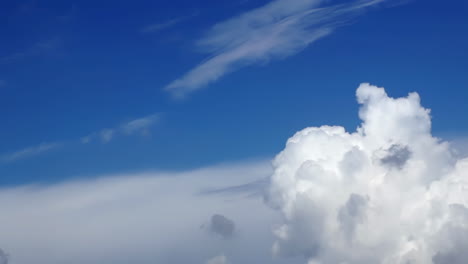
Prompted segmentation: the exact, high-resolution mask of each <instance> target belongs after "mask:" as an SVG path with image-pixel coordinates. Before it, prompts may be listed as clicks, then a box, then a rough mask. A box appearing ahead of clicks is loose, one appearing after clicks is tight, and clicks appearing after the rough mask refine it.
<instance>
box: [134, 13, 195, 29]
mask: <svg viewBox="0 0 468 264" xmlns="http://www.w3.org/2000/svg"><path fill="white" fill-rule="evenodd" d="M198 14H199V12H194V13H192V14H190V15H186V16H179V17H174V18H172V19H169V20H166V21H164V22H159V23H154V24H150V25H146V26H144V27H143V28H141V29H140V32H141V33H156V32H160V31H163V30H166V29H168V28H171V27H173V26H175V25H177V24H180V23H182V22H185V21H187V20H189V19H191V18H193V17H196V16H198Z"/></svg>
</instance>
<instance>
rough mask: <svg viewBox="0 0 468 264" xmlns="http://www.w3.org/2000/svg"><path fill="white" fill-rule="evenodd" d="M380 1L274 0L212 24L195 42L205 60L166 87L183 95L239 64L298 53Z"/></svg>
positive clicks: (176, 93) (214, 79) (213, 80)
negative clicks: (336, 2) (333, 2)
mask: <svg viewBox="0 0 468 264" xmlns="http://www.w3.org/2000/svg"><path fill="white" fill-rule="evenodd" d="M383 1H385V0H354V1H350V2H348V3H345V4H336V5H324V4H326V3H328V2H329V1H324V0H274V1H272V2H270V3H268V4H266V5H264V6H262V7H259V8H257V9H254V10H251V11H248V12H246V13H243V14H241V15H239V16H237V17H234V18H232V19H229V20H227V21H223V22H221V23H218V24H216V25H214V26H213V27H212V28H211V29H210V30H209V31H208V33H207V34H206V35H205V36H204V37H203V38H201V39H200V40H198V42H197V45H198V47H199V48H200V49H201V50H202V51H203V52H205V53H206V54H207V55H208V59H207V60H206V61H204V62H202V63H200V64H199V65H198V66H196V67H195V68H193V69H192V70H190V71H189V72H187V73H186V74H185V75H183V76H182V77H180V78H179V79H176V80H174V81H172V82H171V83H169V84H168V85H167V86H166V87H165V88H164V89H165V90H167V91H168V92H170V93H172V94H173V95H174V96H177V97H180V96H184V95H186V94H188V93H190V92H193V91H195V90H198V89H201V88H203V87H204V86H206V85H208V84H210V83H212V82H215V81H216V80H218V79H219V78H221V77H222V76H224V75H225V74H227V73H229V72H232V71H234V70H236V69H238V68H241V67H245V66H248V65H251V64H255V63H260V62H268V61H269V60H273V59H282V58H285V57H288V56H291V55H293V54H296V53H298V52H300V51H301V50H302V49H304V48H305V47H307V46H309V45H310V44H312V43H313V42H315V41H316V40H318V39H320V38H322V37H325V36H327V35H329V34H330V33H332V32H333V30H335V29H336V28H337V27H339V26H342V25H344V23H346V22H348V21H349V20H350V19H351V18H353V17H355V16H356V15H358V14H360V13H362V11H364V10H365V9H366V8H368V7H371V6H375V5H377V4H379V3H381V2H383Z"/></svg>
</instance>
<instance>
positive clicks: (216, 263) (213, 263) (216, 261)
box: [206, 255, 228, 264]
mask: <svg viewBox="0 0 468 264" xmlns="http://www.w3.org/2000/svg"><path fill="white" fill-rule="evenodd" d="M206 264H228V261H227V258H226V256H224V255H219V256H216V257H214V258H211V259H209V260H208V261H207V262H206Z"/></svg>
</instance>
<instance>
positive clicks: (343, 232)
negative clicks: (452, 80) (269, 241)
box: [268, 84, 468, 264]
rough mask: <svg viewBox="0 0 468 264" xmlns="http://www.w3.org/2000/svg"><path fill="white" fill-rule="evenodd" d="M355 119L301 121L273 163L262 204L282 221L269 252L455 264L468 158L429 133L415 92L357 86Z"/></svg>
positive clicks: (467, 229) (324, 259)
mask: <svg viewBox="0 0 468 264" xmlns="http://www.w3.org/2000/svg"><path fill="white" fill-rule="evenodd" d="M356 95H357V100H358V102H359V103H360V104H361V107H360V110H359V116H360V118H361V119H362V124H361V125H360V127H359V128H358V129H357V131H356V132H353V133H349V132H346V131H345V129H344V128H343V127H340V126H322V127H309V128H306V129H303V130H302V131H299V132H297V133H296V134H295V135H294V136H293V137H291V138H290V139H289V140H288V141H287V143H286V147H285V149H284V150H283V151H282V152H281V153H280V154H278V155H277V157H276V158H275V160H274V167H275V172H274V175H273V177H272V179H271V185H270V190H269V195H268V202H269V204H270V205H272V206H273V207H275V208H278V209H279V210H280V211H281V213H282V214H283V217H284V225H282V226H281V227H280V228H278V229H277V230H276V231H275V234H276V236H277V242H276V243H275V245H274V252H275V254H277V255H282V256H306V257H307V258H308V260H309V263H310V264H319V263H347V264H358V263H359V264H363V263H364V264H366V263H369V264H370V263H388V264H390V263H392V264H393V263H401V264H406V263H425V264H427V263H434V264H442V263H444V264H445V263H462V260H463V259H466V250H464V249H463V248H466V245H467V243H468V239H467V237H468V192H467V191H466V190H468V159H466V158H465V159H457V158H456V157H454V156H453V155H452V151H451V149H450V147H449V144H447V143H446V142H441V141H440V140H439V139H437V138H434V137H433V136H432V135H431V118H430V111H429V110H428V109H425V108H423V107H422V106H421V104H420V98H419V95H418V94H416V93H410V94H409V95H408V96H407V97H403V98H391V97H389V96H388V95H387V93H386V92H385V90H384V89H383V88H379V87H376V86H372V85H370V84H362V85H360V87H359V88H358V89H357V91H356Z"/></svg>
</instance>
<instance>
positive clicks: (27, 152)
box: [1, 142, 62, 163]
mask: <svg viewBox="0 0 468 264" xmlns="http://www.w3.org/2000/svg"><path fill="white" fill-rule="evenodd" d="M60 146H62V144H60V143H57V142H53V143H41V144H39V145H37V146H32V147H27V148H24V149H21V150H18V151H15V152H12V153H10V154H6V155H3V156H2V157H1V161H2V162H5V163H7V162H14V161H17V160H20V159H24V158H29V157H32V156H37V155H39V154H42V153H45V152H48V151H51V150H54V149H57V148H59V147H60Z"/></svg>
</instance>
